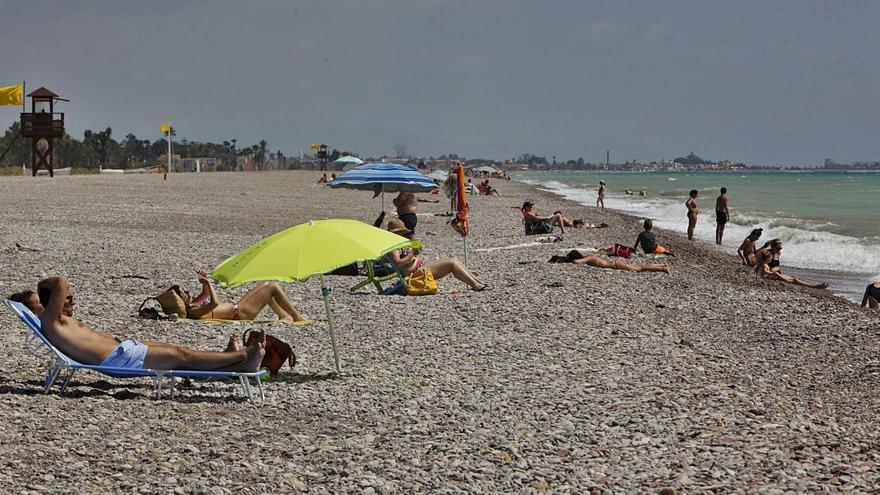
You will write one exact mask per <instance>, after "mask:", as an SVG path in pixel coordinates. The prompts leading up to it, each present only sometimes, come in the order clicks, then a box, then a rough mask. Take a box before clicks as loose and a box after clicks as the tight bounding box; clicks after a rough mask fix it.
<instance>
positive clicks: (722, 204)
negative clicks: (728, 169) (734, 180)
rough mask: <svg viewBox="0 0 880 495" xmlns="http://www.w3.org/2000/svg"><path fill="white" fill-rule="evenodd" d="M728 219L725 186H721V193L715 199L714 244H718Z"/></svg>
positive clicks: (728, 209) (728, 211)
mask: <svg viewBox="0 0 880 495" xmlns="http://www.w3.org/2000/svg"><path fill="white" fill-rule="evenodd" d="M728 220H730V208H728V207H727V188H726V187H722V188H721V194H720V195H719V196H718V199H716V200H715V223H716V225H715V244H718V245H720V244H721V239H722V238H723V237H724V224H726V223H727V221H728Z"/></svg>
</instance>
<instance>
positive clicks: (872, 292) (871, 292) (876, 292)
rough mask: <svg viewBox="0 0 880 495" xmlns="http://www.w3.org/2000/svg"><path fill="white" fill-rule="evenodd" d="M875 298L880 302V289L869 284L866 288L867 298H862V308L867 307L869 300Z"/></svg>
mask: <svg viewBox="0 0 880 495" xmlns="http://www.w3.org/2000/svg"><path fill="white" fill-rule="evenodd" d="M869 297H873V298H874V300H875V301H880V287H877V286H876V285H875V284H868V287H866V288H865V297H863V298H862V306H867V304H868V298H869Z"/></svg>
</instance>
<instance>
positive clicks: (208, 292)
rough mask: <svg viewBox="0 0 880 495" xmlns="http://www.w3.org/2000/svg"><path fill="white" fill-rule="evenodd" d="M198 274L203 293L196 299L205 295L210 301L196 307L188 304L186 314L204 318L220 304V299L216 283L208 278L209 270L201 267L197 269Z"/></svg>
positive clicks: (195, 317) (191, 316) (193, 317)
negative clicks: (215, 287)
mask: <svg viewBox="0 0 880 495" xmlns="http://www.w3.org/2000/svg"><path fill="white" fill-rule="evenodd" d="M196 274H198V276H199V282H201V283H202V293H201V294H199V297H197V298H196V301H198V300H199V299H202V298H204V297H208V302H207V303H205V304H202V305H201V306H198V307H195V308H193V307H192V306H187V308H186V314H187V316H188V317H189V318H192V319H194V320H197V319H200V318H202V317H203V316H205V315H207V314H208V313H210V312H212V311H214V310H215V309H216V308H217V306H219V305H220V299H219V298H218V297H217V292H216V291H215V290H214V285H213V284H212V283H211V279H209V278H208V272H206V271H205V270H203V269H201V268H200V269H198V270H196Z"/></svg>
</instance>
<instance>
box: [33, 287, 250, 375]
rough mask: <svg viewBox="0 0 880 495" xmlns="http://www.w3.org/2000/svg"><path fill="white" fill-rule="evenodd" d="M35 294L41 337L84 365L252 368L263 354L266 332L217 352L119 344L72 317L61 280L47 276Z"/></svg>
mask: <svg viewBox="0 0 880 495" xmlns="http://www.w3.org/2000/svg"><path fill="white" fill-rule="evenodd" d="M37 296H38V298H39V303H40V305H41V306H42V308H41V309H42V315H41V316H40V322H41V327H42V330H43V333H44V334H45V335H46V338H47V339H49V341H50V342H51V343H52V345H54V346H55V347H57V348H58V349H59V350H61V351H62V352H63V353H64V354H66V355H67V356H69V357H70V358H73V359H75V360H77V361H79V362H80V363H83V364H92V365H96V364H99V365H101V366H113V367H117V368H129V369H153V370H175V369H176V370H199V371H247V372H252V371H257V370H258V369H259V366H260V362H261V361H262V360H263V355H264V354H265V352H266V351H265V346H266V337H265V335H261V338H260V339H258V342H257V343H255V344H253V345H251V346H249V347H247V348H241V347H240V346H239V345H237V343H236V342H235V340H230V345H229V347H227V349H226V351H222V352H216V351H199V350H195V349H187V348H185V347H178V346H176V345H171V344H163V343H158V342H144V343H141V342H138V341H136V340H131V339H129V340H123V341H121V342H120V341H119V340H117V339H115V338H114V337H112V336H110V335H108V334H106V333H101V332H98V331H96V330H94V329H92V328H90V327H89V326H88V325H86V324H84V323H83V322H81V321H79V320H77V319H76V318H73V306H74V302H73V296H72V295H71V294H70V283H69V282H68V281H67V280H66V279H64V278H62V277H50V278H47V279H44V280H41V281H40V283H39V284H38V285H37ZM31 309H32V310H34V309H38V308H31ZM34 313H35V314H37V313H38V311H34Z"/></svg>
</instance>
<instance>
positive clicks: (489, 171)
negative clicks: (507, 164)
mask: <svg viewBox="0 0 880 495" xmlns="http://www.w3.org/2000/svg"><path fill="white" fill-rule="evenodd" d="M497 171H498V169H496V168H495V167H490V166H488V165H483V166H482V167H477V168H475V169H474V172H480V173H482V172H486V173H487V174H494V173H495V172H497Z"/></svg>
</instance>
